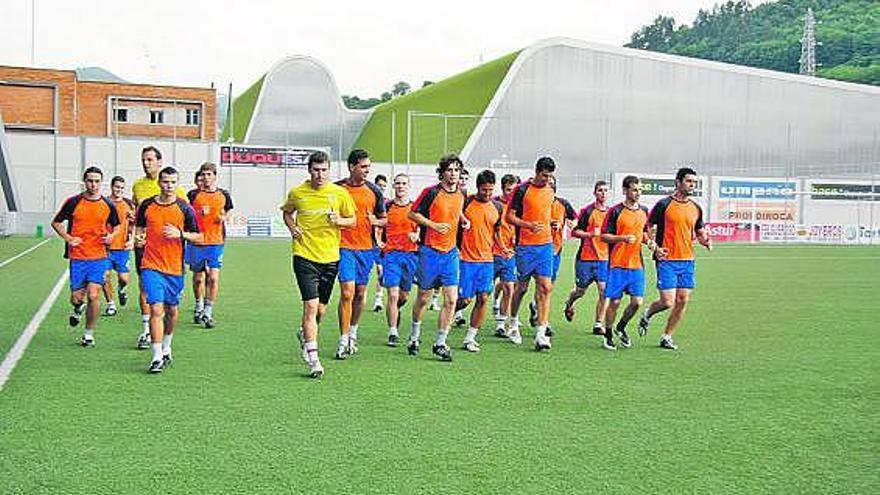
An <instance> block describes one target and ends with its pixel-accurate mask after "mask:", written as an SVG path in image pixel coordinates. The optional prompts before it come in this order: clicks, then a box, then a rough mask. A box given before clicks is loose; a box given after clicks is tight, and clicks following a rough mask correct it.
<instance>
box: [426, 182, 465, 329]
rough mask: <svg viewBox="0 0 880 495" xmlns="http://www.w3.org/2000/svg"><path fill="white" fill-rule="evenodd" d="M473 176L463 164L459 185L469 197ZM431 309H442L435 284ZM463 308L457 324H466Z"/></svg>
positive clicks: (437, 286)
mask: <svg viewBox="0 0 880 495" xmlns="http://www.w3.org/2000/svg"><path fill="white" fill-rule="evenodd" d="M470 178H471V173H470V172H468V169H466V168H464V167H463V166H462V169H461V170H459V172H458V187H459V190H460V191H461V193H462V194H463V195H464V196H465V197H467V195H468V180H470ZM430 310H431V311H440V286H439V285H436V286H434V289H433V292H432V293H431V306H430ZM462 311H463V310H457V311H456V312H455V316H454V317H453V321H454V322H455V324H456V325H464V324H465V319H464V316H463V315H464V313H463V312H462Z"/></svg>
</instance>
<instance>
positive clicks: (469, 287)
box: [458, 261, 495, 299]
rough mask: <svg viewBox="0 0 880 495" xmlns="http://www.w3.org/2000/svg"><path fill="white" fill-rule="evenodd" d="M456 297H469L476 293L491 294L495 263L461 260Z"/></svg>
mask: <svg viewBox="0 0 880 495" xmlns="http://www.w3.org/2000/svg"><path fill="white" fill-rule="evenodd" d="M460 278H461V283H460V284H459V285H458V297H461V298H464V299H470V298H472V297H474V296H475V295H477V294H491V293H492V289H494V288H495V284H494V282H495V265H494V263H493V262H491V261H484V262H474V261H462V262H461V277H460Z"/></svg>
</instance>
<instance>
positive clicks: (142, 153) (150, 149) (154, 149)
mask: <svg viewBox="0 0 880 495" xmlns="http://www.w3.org/2000/svg"><path fill="white" fill-rule="evenodd" d="M148 151H152V152H153V153H155V154H156V159H157V160H161V159H162V152H161V151H159V148H157V147H155V146H147V147H145V148H144V149H142V150H141V156H142V157H143V156H144V153H146V152H148Z"/></svg>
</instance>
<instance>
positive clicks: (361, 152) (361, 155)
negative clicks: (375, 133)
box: [348, 148, 370, 167]
mask: <svg viewBox="0 0 880 495" xmlns="http://www.w3.org/2000/svg"><path fill="white" fill-rule="evenodd" d="M369 157H370V154H369V153H367V150H365V149H361V148H355V149H353V150H351V153H349V154H348V166H349V167H351V166H352V165H357V164H358V162H360V161H361V160H363V159H365V158H369Z"/></svg>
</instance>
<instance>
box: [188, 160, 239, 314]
mask: <svg viewBox="0 0 880 495" xmlns="http://www.w3.org/2000/svg"><path fill="white" fill-rule="evenodd" d="M199 173H200V174H201V177H202V182H203V186H202V187H201V188H199V189H193V190H192V191H190V192H189V194H188V196H189V202H190V205H192V207H193V211H195V214H196V222H197V223H198V225H199V232H201V233H202V240H201V241H200V242H196V243H195V244H193V245H192V246H190V250H191V253H190V265H189V267H190V270H191V271H192V272H193V292H194V293H195V299H196V311H198V310H199V309H200V308H201V309H202V311H201V322H202V323H203V324H204V325H205V328H214V325H215V323H214V303H215V302H216V301H217V295H218V294H219V293H220V268H221V267H222V266H223V250H224V246H225V244H226V219H227V218H229V212H230V211H232V208H233V205H232V196H230V194H229V191H227V190H225V189H221V188H219V187H217V165H215V164H213V163H211V162H205V163H203V164H202V165H201V166H200V167H199Z"/></svg>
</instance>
